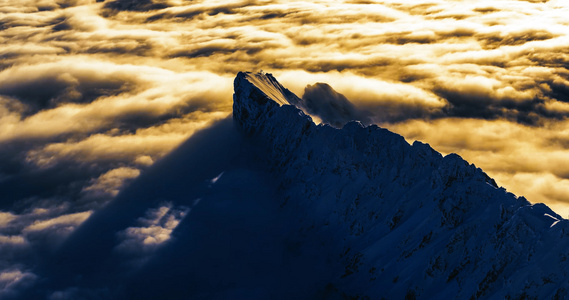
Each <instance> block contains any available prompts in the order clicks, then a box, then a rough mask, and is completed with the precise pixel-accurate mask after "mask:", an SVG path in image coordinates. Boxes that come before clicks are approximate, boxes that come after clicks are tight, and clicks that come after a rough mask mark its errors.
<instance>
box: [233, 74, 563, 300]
mask: <svg viewBox="0 0 569 300" xmlns="http://www.w3.org/2000/svg"><path fill="white" fill-rule="evenodd" d="M269 82H270V83H271V84H275V87H274V88H272V89H273V90H284V89H283V88H282V86H280V85H279V84H278V83H276V80H275V79H274V78H273V77H272V76H271V75H270V74H251V73H240V74H239V75H238V76H237V78H236V80H235V95H234V119H235V121H236V124H237V126H238V127H239V128H240V130H241V131H242V132H243V133H244V134H245V135H248V136H252V137H253V138H254V139H255V140H257V142H258V143H260V144H263V145H266V146H267V147H266V151H267V154H268V156H269V157H270V159H269V161H270V163H271V164H272V170H273V171H274V172H277V173H279V174H281V176H280V178H279V180H280V190H281V191H282V193H283V195H284V197H285V202H283V203H282V205H281V206H282V207H283V210H286V211H287V212H288V214H289V216H290V218H288V219H289V220H290V222H292V223H293V224H294V225H293V226H297V228H298V232H300V233H302V237H299V239H301V240H303V241H304V240H310V241H314V240H318V239H319V238H321V237H322V236H325V237H327V240H322V241H320V242H321V243H324V244H325V243H326V242H329V244H325V245H322V246H321V250H322V251H323V253H330V251H334V250H337V251H339V254H338V259H340V260H342V261H343V266H344V268H343V269H342V270H335V272H337V273H336V274H335V277H334V281H333V283H332V285H330V287H331V288H333V289H338V290H339V291H341V292H342V293H344V294H346V295H359V296H370V297H371V298H373V299H375V298H378V297H380V296H385V297H386V298H395V299H400V298H403V297H409V298H413V297H420V298H425V297H427V298H428V297H433V298H439V299H446V298H460V299H465V298H469V299H477V298H487V297H491V298H500V299H501V298H508V297H510V298H524V297H537V298H539V299H546V298H556V297H563V296H564V295H565V294H566V291H567V288H568V283H569V274H568V272H567V270H568V268H567V267H568V264H567V261H566V260H567V257H568V254H569V247H568V246H569V244H568V241H569V239H568V236H567V226H568V223H567V220H563V219H562V218H561V217H559V216H558V215H557V214H555V213H554V212H553V211H551V210H550V209H549V208H547V207H546V206H545V205H543V204H534V205H531V204H530V203H529V202H528V201H526V200H525V199H524V198H523V197H521V198H517V197H516V196H514V195H513V194H511V193H507V192H506V191H505V190H504V189H503V188H498V187H497V185H496V183H495V182H494V181H493V180H492V179H490V178H489V177H488V176H487V175H486V174H485V173H483V172H482V171H481V170H480V169H477V168H476V167H474V166H473V165H469V164H468V163H467V162H466V161H464V160H463V159H461V158H460V157H459V156H457V155H455V154H451V155H447V156H445V157H442V156H441V155H440V154H439V153H437V152H435V151H434V150H433V149H431V148H430V147H429V146H428V145H425V144H422V143H420V142H415V143H414V144H413V145H409V144H408V143H406V142H405V140H404V139H403V138H402V137H401V136H399V135H397V134H394V133H391V132H389V131H387V130H385V129H381V128H378V127H377V126H373V125H372V126H369V127H363V126H362V125H360V124H359V123H358V122H350V123H348V124H346V125H345V126H344V127H343V128H342V129H341V130H336V129H333V128H331V127H329V126H327V125H319V126H316V125H315V124H314V123H312V122H311V120H310V118H309V117H308V116H306V115H305V114H303V113H302V112H301V111H300V110H299V109H297V108H295V107H294V106H293V105H298V104H297V101H298V100H297V99H296V98H292V99H291V100H290V101H289V103H290V104H292V105H290V106H289V105H283V106H281V104H283V101H282V100H279V101H274V100H272V97H271V96H270V95H269V94H266V93H263V91H264V90H267V89H268V88H267V87H266V86H264V85H260V83H263V84H265V83H269ZM277 98H279V99H282V98H287V99H289V96H288V95H287V94H286V93H283V94H281V95H279V96H278V97H277ZM299 106H300V107H301V108H302V105H299ZM329 232H331V233H333V236H334V237H332V238H328V233H329ZM300 244H301V245H302V246H301V247H303V246H304V244H302V242H300ZM334 248H337V249H334ZM332 249H334V250H332ZM330 259H334V255H331V256H330Z"/></svg>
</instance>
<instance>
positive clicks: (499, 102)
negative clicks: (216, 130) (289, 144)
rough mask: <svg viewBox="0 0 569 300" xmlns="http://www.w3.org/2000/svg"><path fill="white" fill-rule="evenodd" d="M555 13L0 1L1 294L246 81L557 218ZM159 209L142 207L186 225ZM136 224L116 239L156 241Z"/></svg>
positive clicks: (559, 88) (342, 4) (174, 210)
mask: <svg viewBox="0 0 569 300" xmlns="http://www.w3.org/2000/svg"><path fill="white" fill-rule="evenodd" d="M567 13H569V6H568V4H567V3H566V2H565V1H561V0H550V1H517V0H500V1H489V0H488V1H487V0H484V1H475V2H473V1H434V2H433V1H405V0H387V1H339V2H334V3H333V4H330V2H328V1H311V2H304V1H292V2H286V3H285V2H276V1H237V2H231V3H229V2H224V1H178V0H147V1H132V0H107V1H100V0H97V1H96V0H57V1H56V0H41V1H32V0H22V1H18V2H17V3H16V2H14V1H0V29H1V30H0V41H1V42H0V58H1V59H0V196H1V199H2V201H1V202H0V210H1V214H0V241H2V243H1V246H0V281H1V285H0V286H1V287H2V292H0V293H2V296H4V295H13V294H14V293H15V292H14V291H15V290H17V287H19V286H20V285H28V284H29V283H30V282H34V281H35V280H37V276H36V275H35V274H34V272H33V271H32V269H31V266H33V265H35V264H36V260H41V259H42V257H43V253H45V252H49V251H52V249H53V248H54V247H57V246H58V245H59V243H61V242H63V241H64V240H65V238H66V237H67V236H68V235H69V234H70V233H71V232H73V231H74V229H75V228H76V227H77V226H78V225H80V224H81V223H82V222H83V221H84V220H85V219H86V218H87V217H88V216H89V215H91V214H92V213H94V212H96V211H98V209H100V208H101V207H103V206H104V205H105V204H107V203H108V202H109V201H110V200H111V199H113V198H114V197H115V196H116V194H117V193H118V191H119V190H120V189H121V188H122V187H123V186H125V184H127V183H128V182H130V181H131V180H132V179H133V178H136V177H137V176H138V175H139V174H143V173H144V171H145V170H146V169H147V168H148V167H149V166H151V165H153V164H154V162H156V161H157V160H159V159H160V158H161V157H163V156H164V155H166V154H167V153H169V152H170V151H171V150H172V149H174V148H176V147H177V146H179V145H180V144H181V143H182V142H183V141H184V140H186V139H187V138H188V137H190V136H191V135H192V134H193V133H194V132H195V131H196V130H199V129H202V128H205V127H207V126H209V125H211V124H212V122H215V121H217V120H220V119H223V118H224V117H226V116H227V115H228V114H229V113H230V111H231V94H232V86H231V82H232V80H233V78H234V76H235V74H236V73H237V72H238V71H241V70H252V71H257V70H259V69H263V70H265V71H270V72H272V73H274V74H275V75H276V76H277V77H278V78H279V79H280V80H281V81H282V82H283V83H284V85H285V86H287V87H289V88H290V89H291V90H292V91H293V92H295V93H296V94H298V95H299V96H300V95H302V94H303V91H304V90H305V89H306V90H307V93H306V94H305V96H304V97H303V99H305V100H307V101H309V102H310V103H319V104H325V103H326V99H329V98H327V97H333V98H335V99H343V97H345V99H347V100H348V101H350V102H351V103H352V104H351V105H348V104H346V105H344V110H343V113H341V114H340V113H339V112H338V111H337V110H334V111H327V110H326V109H327V108H326V107H325V106H319V107H320V110H319V111H318V114H322V116H323V117H324V118H328V119H326V120H325V121H328V122H332V123H334V122H338V124H339V123H342V122H344V121H345V120H347V119H352V118H354V117H358V118H359V119H360V120H362V121H364V122H366V123H367V122H369V123H377V124H380V125H382V126H384V127H386V128H389V129H391V130H393V131H395V132H398V133H400V134H402V135H403V136H404V137H405V138H406V139H407V140H408V141H410V142H412V141H413V140H421V141H424V142H428V143H430V144H431V145H432V146H433V147H434V148H435V149H437V150H439V151H442V152H444V153H451V152H456V153H459V154H460V155H462V156H463V157H464V158H465V159H467V160H468V161H471V162H473V163H475V164H476V165H477V166H479V167H481V168H483V169H484V170H486V171H487V172H488V173H489V174H490V175H491V176H492V177H494V178H496V179H497V182H498V184H499V185H502V186H505V187H506V188H508V190H510V191H513V192H514V193H516V194H519V195H525V196H527V197H528V199H529V200H530V201H532V202H544V203H546V204H548V205H549V206H551V207H553V208H554V209H555V210H556V211H557V212H559V213H560V214H561V215H563V216H567V215H568V214H569V204H567V203H569V198H568V196H567V195H569V163H567V161H568V160H567V156H568V155H569V152H568V151H567V147H568V145H569V122H568V121H567V116H568V114H569V104H568V102H569V95H568V91H569V71H568V70H567V64H568V62H569V55H568V53H569V51H568V49H569V36H568V35H567V30H566V16H567ZM318 83H326V84H328V85H329V86H330V87H331V89H328V88H325V87H326V86H325V85H320V84H318ZM309 85H310V86H311V87H312V88H311V87H310V86H309ZM315 87H316V90H315ZM332 89H333V90H332ZM316 95H318V96H317V97H316ZM340 95H343V96H340ZM336 103H339V102H336ZM314 113H315V114H317V113H316V112H314ZM323 120H324V119H323ZM169 205H170V204H169V202H168V201H165V202H164V203H157V204H156V205H155V206H154V207H152V208H148V209H153V210H154V211H162V210H163V209H165V208H164V207H166V208H168V212H166V215H165V216H173V218H174V219H176V220H177V218H179V217H180V216H181V215H183V212H184V211H185V210H184V209H185V208H180V207H176V206H169ZM172 205H173V204H172ZM151 215H152V213H151V212H149V215H148V218H151ZM164 218H166V219H167V218H169V217H164ZM166 219H165V220H166ZM148 222H150V221H148ZM148 222H147V223H145V222H144V221H141V223H140V222H139V223H136V222H135V223H136V224H134V223H133V224H131V225H129V228H133V229H132V230H131V231H124V232H123V237H124V238H125V240H129V241H132V243H135V242H136V241H140V239H142V238H141V237H140V239H137V238H134V237H133V235H132V234H134V233H133V232H143V231H144V232H150V231H152V230H155V231H156V234H155V235H153V234H154V233H152V234H151V233H148V234H149V235H148V236H152V237H154V238H155V239H157V240H160V239H161V238H160V237H159V236H161V235H160V234H159V233H158V231H159V230H158V229H157V228H155V227H153V226H158V225H156V224H155V225H151V224H150V223H148ZM38 224H39V225H38ZM157 224H162V223H160V222H158V223H157ZM160 226H162V227H161V228H163V229H164V230H165V232H166V231H168V230H170V229H168V226H166V225H164V224H162V225H160ZM164 226H165V227H164ZM32 229H33V230H32ZM129 232H130V233H129ZM131 233H132V234H131ZM144 240H145V239H142V241H144ZM127 244H128V243H126V242H125V245H127ZM125 247H126V246H125ZM141 257H142V256H141ZM141 259H142V258H141ZM6 297H7V296H6Z"/></svg>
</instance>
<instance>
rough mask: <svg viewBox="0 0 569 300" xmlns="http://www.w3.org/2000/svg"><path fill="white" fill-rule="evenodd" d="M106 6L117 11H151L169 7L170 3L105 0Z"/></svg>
mask: <svg viewBox="0 0 569 300" xmlns="http://www.w3.org/2000/svg"><path fill="white" fill-rule="evenodd" d="M104 7H105V8H107V9H110V10H117V11H150V10H157V9H164V8H167V7H168V5H167V4H165V3H161V2H154V1H152V0H114V1H108V2H105V5H104Z"/></svg>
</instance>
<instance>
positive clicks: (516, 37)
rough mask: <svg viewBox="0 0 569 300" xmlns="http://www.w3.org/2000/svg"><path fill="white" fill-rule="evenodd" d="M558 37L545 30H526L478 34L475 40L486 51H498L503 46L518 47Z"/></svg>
mask: <svg viewBox="0 0 569 300" xmlns="http://www.w3.org/2000/svg"><path fill="white" fill-rule="evenodd" d="M554 37H556V35H554V34H552V33H551V32H549V31H545V30H525V31H521V32H510V33H506V34H503V33H501V32H492V33H478V34H476V35H475V38H476V39H477V40H478V41H479V42H480V44H481V45H482V47H484V49H496V48H498V47H501V46H518V45H523V44H525V43H527V42H532V41H544V40H549V39H552V38H554Z"/></svg>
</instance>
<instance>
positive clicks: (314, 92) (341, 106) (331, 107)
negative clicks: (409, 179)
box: [302, 83, 371, 127]
mask: <svg viewBox="0 0 569 300" xmlns="http://www.w3.org/2000/svg"><path fill="white" fill-rule="evenodd" d="M302 100H303V105H304V107H305V108H306V110H307V112H308V113H309V114H311V115H316V116H318V117H319V118H320V119H321V120H322V121H323V122H324V123H327V124H331V125H333V126H335V127H342V126H343V125H345V124H346V123H348V122H349V121H352V120H357V121H361V122H362V123H364V124H370V123H371V122H370V120H369V118H368V117H367V116H366V115H365V113H364V112H363V111H360V110H358V109H357V108H356V107H355V106H354V105H353V104H352V103H351V102H350V101H349V100H348V99H347V98H346V97H345V96H344V95H342V94H340V93H338V92H336V91H335V90H334V89H333V88H332V87H331V86H329V85H328V84H326V83H316V84H314V85H308V86H307V87H306V88H305V90H304V95H303V96H302Z"/></svg>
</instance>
